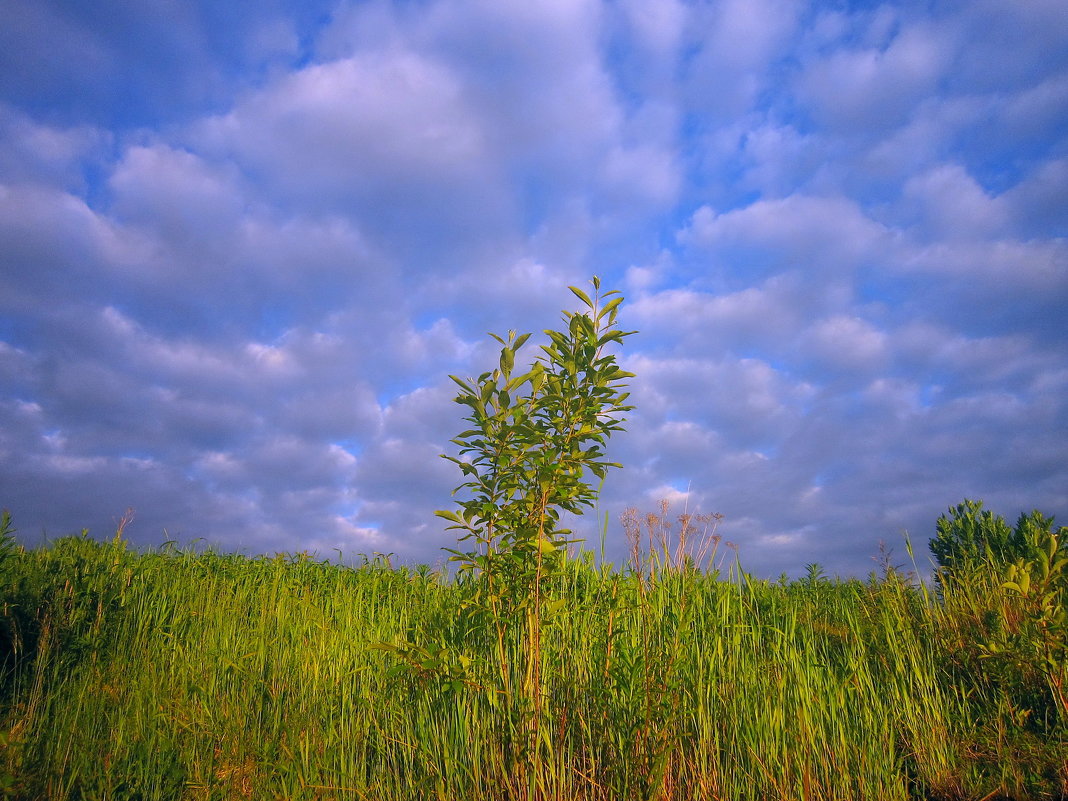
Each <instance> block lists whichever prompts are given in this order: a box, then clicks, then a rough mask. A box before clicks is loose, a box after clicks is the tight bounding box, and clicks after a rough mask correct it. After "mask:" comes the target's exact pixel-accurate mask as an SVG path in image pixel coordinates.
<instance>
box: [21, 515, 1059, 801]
mask: <svg viewBox="0 0 1068 801" xmlns="http://www.w3.org/2000/svg"><path fill="white" fill-rule="evenodd" d="M664 514H666V512H665V513H664ZM654 518H657V519H659V520H660V522H661V523H665V520H664V515H663V514H662V515H660V516H654ZM655 522H656V520H653V521H649V520H639V521H638V523H639V525H640V530H641V531H643V532H644V531H648V528H647V524H649V525H652V524H654V523H655ZM712 522H713V521H708V520H706V521H703V523H704V524H708V525H710V524H711V523H712ZM709 531H711V535H709ZM699 533H700V532H697V533H695V534H694V535H693V540H692V541H691V543H690V544H689V545H685V544H684V545H683V547H682V548H681V550H680V548H679V547H678V542H674V543H671V542H668V540H667V539H666V538H665V539H664V540H663V541H659V540H658V539H657V536H654V537H653V538H652V540H651V542H652V547H649V545H648V544H646V545H644V546H643V545H642V544H641V542H639V543H638V544H637V545H636V547H635V549H634V554H633V557H632V560H631V563H630V564H629V565H628V566H627V567H625V568H624V569H615V570H613V569H610V567H609V566H600V565H595V564H594V562H593V559H592V557H591V556H588V555H586V556H583V555H579V556H578V557H576V558H574V559H572V560H571V561H569V562H568V563H567V566H566V569H565V570H564V571H563V572H562V573H561V575H560V576H559V578H558V579H557V581H556V585H555V586H554V588H553V594H554V597H555V598H559V599H564V600H565V601H566V603H565V604H563V605H562V607H561V609H560V611H558V612H557V613H556V614H554V615H552V616H551V617H550V618H549V619H548V620H547V623H546V628H545V634H544V641H543V647H544V664H545V670H546V680H545V693H546V698H545V701H544V718H545V719H544V721H543V725H542V728H541V736H542V737H543V739H544V743H543V747H544V752H543V753H545V754H547V755H548V758H547V759H546V760H545V761H544V764H543V766H542V769H543V771H544V776H542V777H540V780H539V782H538V783H537V784H536V787H537V788H539V789H538V792H540V793H541V794H542V795H543V796H544V797H546V798H557V799H605V801H608V799H613V800H614V799H754V801H756V799H761V801H763V800H764V799H843V801H846V800H847V799H848V800H850V801H853V800H855V799H880V800H882V799H888V800H891V801H892V800H893V799H908V798H944V799H957V798H974V799H980V798H994V797H997V796H998V794H1001V795H1003V796H1008V797H1017V798H1055V797H1057V794H1058V793H1063V792H1064V791H1065V777H1066V770H1068V769H1066V767H1065V761H1066V758H1065V754H1068V732H1066V728H1065V720H1064V718H1063V716H1061V715H1058V714H1056V709H1054V710H1053V712H1052V713H1049V712H1047V713H1046V714H1045V717H1043V718H1042V719H1036V716H1037V715H1038V712H1036V710H1040V709H1042V707H1041V705H1040V703H1039V702H1040V701H1041V700H1042V699H1041V698H1039V699H1038V700H1034V699H1032V701H1033V703H1031V705H1030V706H1027V705H1026V704H1024V703H1023V701H1021V698H1023V699H1024V700H1025V701H1026V699H1027V697H1025V696H1023V695H1021V694H1020V692H1015V691H1013V692H1008V691H1006V690H1005V689H1004V687H1005V686H1006V685H1005V684H1004V682H1003V681H1002V683H1000V684H999V681H1001V679H999V678H998V677H997V676H994V677H991V676H989V675H986V674H984V673H982V669H983V666H982V665H972V664H971V663H969V662H968V661H967V659H965V658H963V657H962V655H961V654H962V640H961V638H962V637H963V636H965V634H964V633H962V632H965V630H966V622H965V623H962V619H963V618H962V614H963V613H962V612H961V610H960V605H959V603H957V602H956V601H954V600H953V599H951V598H950V599H946V602H943V600H942V599H941V598H940V597H939V596H938V594H937V593H933V592H932V591H930V590H925V589H923V588H921V587H920V586H919V585H918V584H915V583H914V582H912V581H910V580H909V579H908V577H906V576H903V575H901V574H900V573H898V572H896V571H893V570H890V571H887V572H886V573H885V574H883V575H879V576H872V577H871V578H870V579H869V580H867V581H858V580H851V581H836V580H828V579H825V578H821V577H818V576H815V577H813V578H810V579H809V580H801V581H795V582H785V583H784V582H779V583H771V582H766V581H758V580H755V579H753V578H752V577H750V576H748V575H746V574H745V573H744V572H743V571H741V570H740V569H739V568H738V566H737V564H736V563H734V562H731V561H730V560H726V561H724V560H723V551H724V550H725V546H724V547H723V548H718V546H719V545H720V543H718V541H716V542H713V541H712V539H711V537H713V536H714V529H708V528H706V529H704V533H705V534H706V536H704V537H701V536H698V534H699ZM644 541H645V542H646V543H648V542H649V541H650V540H648V539H646V540H644ZM665 546H666V547H665ZM717 548H718V550H717ZM702 549H703V550H702ZM726 552H727V555H728V556H733V553H731V552H730V551H726ZM0 565H2V567H0V571H2V573H3V579H4V581H5V583H6V586H7V588H8V589H7V594H6V596H5V598H4V608H3V618H2V620H3V638H4V639H3V643H4V645H5V652H4V659H5V661H4V676H3V695H2V699H0V700H2V708H0V712H2V717H0V787H2V791H3V792H4V793H5V794H6V797H11V798H23V799H97V798H99V799H105V798H107V799H123V798H126V799H135V798H136V799H244V798H249V799H274V798H284V799H328V798H337V799H435V798H440V799H484V798H485V799H508V798H524V797H525V796H526V794H528V792H529V787H530V785H529V784H525V783H523V782H520V781H517V778H516V777H517V775H518V772H517V765H516V762H517V760H521V759H522V758H523V752H522V748H520V747H518V746H517V744H521V743H522V742H523V733H522V732H519V731H516V730H515V726H516V721H519V720H522V719H523V716H522V715H519V714H517V713H516V711H515V710H513V709H509V708H507V701H506V700H502V698H501V696H500V693H499V692H498V691H497V690H495V689H494V687H495V686H496V685H495V684H494V683H493V682H490V681H488V680H486V681H481V680H480V678H479V677H480V676H482V677H489V676H491V675H497V674H496V673H495V671H499V670H500V667H501V666H500V664H499V660H500V655H499V652H498V651H497V648H496V643H495V638H494V633H493V632H491V631H479V630H474V629H472V628H471V627H470V626H469V624H468V622H466V621H467V617H465V615H464V611H463V608H464V602H465V600H467V599H469V598H470V597H471V593H472V592H474V589H475V585H474V584H473V583H471V582H469V581H467V582H458V581H455V580H453V579H450V578H448V577H447V576H444V575H442V574H441V573H439V572H435V571H432V570H429V569H423V570H413V569H410V568H391V567H389V566H388V565H387V564H385V563H384V562H382V561H370V562H367V563H365V564H363V565H361V566H359V567H356V568H349V567H345V566H341V565H335V564H328V563H322V562H318V561H315V560H312V559H309V558H307V557H305V556H299V555H298V556H283V557H276V558H247V557H242V556H230V555H222V554H216V553H210V552H195V551H192V550H174V549H167V550H163V551H156V552H143V553H138V552H135V551H133V550H129V549H127V548H126V547H125V545H124V544H123V543H122V542H121V541H118V542H114V543H107V544H99V543H95V542H93V541H91V540H88V539H84V538H68V539H64V540H60V541H57V542H56V543H54V544H53V545H52V546H51V547H48V548H43V549H38V550H31V551H22V550H19V549H15V550H10V549H9V551H8V552H6V553H5V556H4V559H3V562H2V563H0ZM717 566H718V569H717ZM985 591H986V592H988V593H992V592H996V591H997V587H996V586H991V587H987V588H985ZM955 604H956V605H955ZM968 625H970V624H968ZM380 643H387V644H404V643H409V644H418V645H420V646H421V647H422V648H423V649H424V651H425V653H427V654H430V655H432V656H434V659H431V660H427V661H425V663H424V664H417V663H415V662H413V663H412V664H405V663H404V662H403V661H402V660H399V658H398V656H397V653H396V652H393V651H389V650H383V649H381V648H378V647H375V646H376V644H380ZM519 656H520V655H519V654H518V653H513V654H511V657H513V658H514V660H513V661H514V663H515V664H518V663H519V661H520V660H519ZM505 658H506V659H508V658H509V656H508V654H507V653H506V655H505ZM435 660H436V661H435ZM1021 692H1022V691H1021ZM1014 693H1015V694H1014ZM514 702H515V703H519V702H520V701H519V700H518V699H514ZM1028 710H1030V711H1028Z"/></svg>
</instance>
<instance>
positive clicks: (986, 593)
mask: <svg viewBox="0 0 1068 801" xmlns="http://www.w3.org/2000/svg"><path fill="white" fill-rule="evenodd" d="M982 506H983V504H982V502H981V501H969V500H966V501H964V502H963V503H961V504H959V505H958V506H957V507H955V508H951V509H950V510H949V512H948V514H945V515H943V516H942V517H940V518H939V520H938V526H937V534H938V536H937V537H936V538H935V539H933V540H931V550H932V552H933V553H934V554H935V557H936V559H937V560H938V562H939V566H940V569H939V572H938V576H937V578H938V581H939V583H940V585H941V588H942V594H943V600H944V602H945V606H946V610H947V612H948V613H949V614H950V615H951V616H953V618H954V619H955V620H956V623H957V626H958V628H959V635H960V639H959V642H958V645H959V651H958V652H957V653H956V655H955V656H954V659H955V660H956V661H957V662H958V665H959V667H960V668H962V669H964V670H966V671H967V672H968V673H970V674H972V676H973V678H974V679H975V680H976V683H977V685H978V686H987V687H989V688H992V689H996V690H997V691H998V692H999V693H1000V694H1001V695H1002V696H1003V697H1005V698H1009V699H1010V700H1011V704H1010V705H1011V707H1012V708H1011V709H1009V710H1008V712H1009V714H1011V715H1013V716H1014V717H1016V718H1017V719H1018V721H1019V722H1027V723H1028V725H1029V726H1031V727H1032V728H1033V729H1035V731H1036V732H1041V731H1044V730H1048V729H1049V727H1051V726H1053V725H1055V724H1056V722H1057V721H1058V720H1060V721H1068V612H1066V610H1065V603H1066V601H1068V528H1065V527H1063V526H1061V527H1059V528H1058V527H1056V525H1055V521H1054V519H1053V517H1047V516H1045V515H1043V514H1042V513H1041V512H1039V511H1037V510H1035V511H1032V512H1030V513H1029V514H1024V515H1020V517H1019V519H1018V520H1017V522H1016V526H1015V527H1010V526H1009V525H1008V524H1007V523H1006V522H1005V520H1004V519H1002V518H1001V517H1000V516H999V515H995V514H993V513H992V512H990V511H987V510H984V509H983V508H982Z"/></svg>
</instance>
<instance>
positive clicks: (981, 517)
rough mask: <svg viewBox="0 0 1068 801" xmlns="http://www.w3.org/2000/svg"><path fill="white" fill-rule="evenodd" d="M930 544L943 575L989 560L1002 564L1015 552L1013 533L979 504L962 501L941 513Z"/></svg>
mask: <svg viewBox="0 0 1068 801" xmlns="http://www.w3.org/2000/svg"><path fill="white" fill-rule="evenodd" d="M935 528H936V530H937V532H938V533H937V536H935V537H934V539H932V540H931V541H930V548H931V553H933V554H934V557H935V559H936V560H937V562H938V564H939V566H940V567H941V568H942V569H943V575H947V574H950V575H951V574H952V572H953V571H966V570H968V569H974V568H975V567H977V566H978V565H980V564H981V563H983V562H984V561H985V560H986V559H987V558H988V557H989V558H991V559H993V560H995V561H998V562H1001V561H1004V560H1006V559H1008V558H1009V557H1010V555H1012V554H1014V552H1015V551H1016V550H1017V542H1016V538H1015V537H1014V535H1013V530H1012V529H1011V528H1009V526H1008V525H1007V524H1006V523H1005V520H1004V519H1003V518H1002V517H1001V516H1000V515H995V514H994V513H993V512H991V511H989V510H984V509H983V502H982V501H972V500H967V499H966V500H964V501H963V502H962V503H960V504H958V505H957V506H956V507H955V508H950V509H949V514H948V516H947V515H946V514H942V515H940V516H939V518H938V522H937V524H936V526H935Z"/></svg>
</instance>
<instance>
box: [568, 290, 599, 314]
mask: <svg viewBox="0 0 1068 801" xmlns="http://www.w3.org/2000/svg"><path fill="white" fill-rule="evenodd" d="M568 289H570V290H571V291H572V292H574V293H575V295H576V296H577V297H578V299H579V300H581V301H582V302H583V303H585V304H586V305H587V306H589V307H590V308H591V309H592V308H593V301H592V300H590V296H589V295H587V294H586V293H585V292H583V291H582V290H581V289H579V288H578V287H577V286H569V287H568Z"/></svg>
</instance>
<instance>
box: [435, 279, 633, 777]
mask: <svg viewBox="0 0 1068 801" xmlns="http://www.w3.org/2000/svg"><path fill="white" fill-rule="evenodd" d="M591 284H592V286H593V294H592V296H591V295H590V294H587V293H586V292H584V291H583V290H581V289H579V288H578V287H569V288H570V290H571V292H572V293H574V295H575V296H576V297H577V298H578V299H579V300H580V301H581V302H582V304H583V306H584V310H583V311H581V312H570V311H564V313H563V315H564V321H565V323H566V325H565V326H564V327H563V328H562V329H561V330H559V331H553V330H546V331H545V334H546V335H547V336H548V338H549V342H548V344H546V345H543V346H542V347H541V353H540V354H539V355H538V357H537V358H536V359H535V360H534V361H533V363H532V364H531V365H530V367H529V369H526V370H524V371H522V372H518V373H517V371H516V357H517V354H518V352H519V350H520V348H522V347H523V345H524V344H525V343H526V342H527V340H528V339H529V337H530V334H521V335H517V334H516V332H515V331H509V332H508V335H507V338H502V337H500V336H497V335H496V334H491V335H490V336H492V337H493V338H494V339H495V340H497V342H499V343H500V344H501V346H502V347H501V353H500V359H499V362H498V366H497V367H496V368H495V369H493V370H491V371H487V372H484V373H482V374H481V375H480V376H478V378H475V379H463V378H459V377H457V376H450V377H451V378H452V380H453V381H455V382H456V384H457V385H458V386H459V387H460V393H459V395H458V396H457V397H456V402H457V403H460V404H462V405H464V406H466V407H468V409H469V414H468V416H467V417H466V418H465V419H466V420H467V422H468V423H469V424H470V428H468V429H467V430H466V431H464V432H462V433H461V434H460V435H459V436H458V437H457V438H456V439H454V440H452V442H453V443H454V444H455V445H457V446H458V448H459V452H458V454H457V455H456V456H448V455H446V456H445V458H446V459H448V460H449V461H451V462H453V463H455V464H456V465H457V466H458V467H459V468H460V470H461V471H462V472H463V474H464V477H465V479H466V480H465V481H464V482H463V483H462V484H461V485H460V486H459V487H458V488H457V490H456V492H457V493H463V494H465V495H466V496H467V497H466V498H465V499H463V500H460V501H458V506H459V510H458V511H454V510H442V511H439V512H438V513H437V514H438V515H439V516H440V517H443V518H444V519H446V520H448V521H449V522H450V523H451V524H452V525H450V526H449V529H455V530H458V531H459V532H460V535H459V540H460V542H470V543H471V544H472V545H473V546H474V548H473V549H472V550H469V551H459V550H450V552H451V553H452V559H453V560H454V561H456V562H458V563H459V565H460V570H461V572H462V573H468V574H470V575H471V576H472V577H473V578H474V580H475V582H476V585H477V587H476V591H475V593H474V595H473V600H472V602H471V603H470V604H469V606H468V613H469V614H470V615H471V616H473V617H474V618H476V619H479V620H481V621H483V622H484V624H485V625H486V626H487V627H488V628H491V629H492V630H493V631H494V632H495V634H496V641H497V653H498V658H499V671H498V674H497V675H498V678H499V683H500V687H499V688H498V691H499V692H500V693H501V694H502V695H503V696H504V698H505V700H506V702H508V705H509V707H510V708H518V709H519V710H520V715H519V717H520V721H519V723H520V725H519V727H518V728H519V729H520V731H521V732H523V734H522V735H521V736H520V737H519V738H518V739H519V742H518V749H517V751H518V752H519V753H518V756H520V757H521V758H520V760H519V763H518V764H517V767H519V768H520V769H525V768H526V767H527V766H529V767H531V768H532V769H531V771H530V773H529V774H528V775H527V780H528V781H527V782H525V783H526V785H527V787H526V790H525V791H524V792H525V794H526V795H527V796H528V797H534V796H538V795H540V793H541V789H540V781H539V774H540V771H539V768H538V766H539V764H540V760H541V752H542V749H543V739H542V737H541V732H540V729H541V724H542V695H543V691H542V683H543V680H542V656H541V655H542V630H543V626H544V623H545V621H546V619H547V618H548V617H550V616H551V615H553V614H554V613H555V612H557V611H559V606H560V605H562V604H563V601H550V600H549V599H548V598H547V587H548V584H549V582H550V581H551V579H552V578H553V577H554V576H556V575H557V574H558V573H559V570H560V568H561V565H562V564H563V561H564V559H565V558H566V549H567V546H568V545H569V544H570V543H572V542H574V540H573V539H571V537H572V532H571V531H570V530H569V529H566V528H563V527H562V526H561V522H560V518H561V514H562V513H564V512H569V513H575V514H581V512H582V511H583V508H584V507H590V506H592V505H593V503H594V500H595V498H596V491H595V489H594V487H593V486H592V485H591V484H590V482H589V479H588V476H589V475H592V476H595V477H596V478H598V479H601V480H603V479H604V478H605V475H606V474H607V472H608V468H610V467H619V466H620V465H618V464H616V463H613V462H610V461H608V460H607V458H606V456H605V452H604V448H605V445H606V442H607V440H608V438H609V437H610V436H611V434H612V433H613V432H616V431H619V430H621V429H622V427H623V425H622V424H623V419H624V418H623V415H624V413H625V412H627V411H629V410H630V409H631V408H632V407H630V406H628V405H626V401H627V397H628V394H629V393H627V392H625V391H624V384H623V382H624V381H625V380H626V379H627V378H630V377H632V376H633V374H632V373H628V372H626V371H624V370H622V369H621V368H620V367H619V365H618V364H617V362H616V356H615V354H614V353H612V352H611V347H612V346H614V345H619V344H621V343H622V341H623V338H624V337H626V336H629V335H630V334H632V333H634V332H626V331H622V330H620V329H618V328H617V327H616V316H617V313H618V311H619V306H620V304H621V303H622V302H623V297H622V296H621V295H620V294H619V292H618V291H615V290H612V291H608V292H603V293H602V292H601V282H600V279H599V278H597V277H596V276H594V278H593V279H592V281H591ZM517 624H518V625H517ZM516 639H518V643H516V642H515V640H516ZM515 645H518V646H519V647H518V648H516V649H515V650H516V651H518V653H519V654H520V657H521V659H522V661H523V664H522V665H521V666H518V667H519V668H520V670H519V674H520V677H519V679H518V681H513V679H512V675H513V674H512V668H511V666H510V664H509V662H510V660H509V658H508V654H509V653H510V652H511V651H512V650H513V649H512V648H510V647H509V646H515ZM517 683H518V684H519V686H518V687H516V686H515V685H516V684H517Z"/></svg>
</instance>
